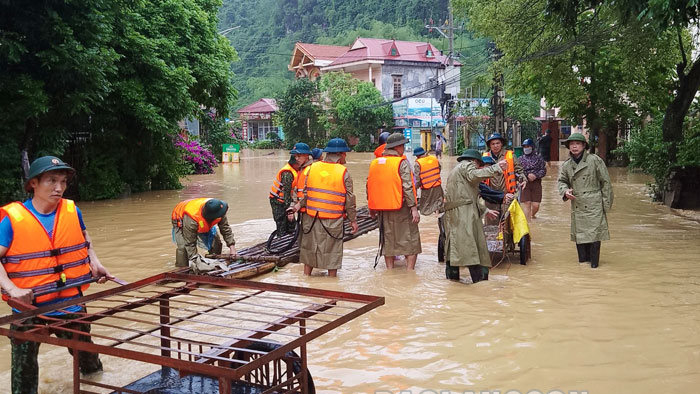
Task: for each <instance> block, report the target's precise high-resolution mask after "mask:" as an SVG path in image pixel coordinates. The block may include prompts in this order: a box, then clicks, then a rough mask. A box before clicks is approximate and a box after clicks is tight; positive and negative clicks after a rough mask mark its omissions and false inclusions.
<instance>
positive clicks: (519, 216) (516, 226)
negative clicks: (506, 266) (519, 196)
mask: <svg viewBox="0 0 700 394" xmlns="http://www.w3.org/2000/svg"><path fill="white" fill-rule="evenodd" d="M508 212H509V213H510V220H509V221H510V230H511V231H512V232H513V242H515V243H516V244H517V243H518V242H520V239H521V238H522V237H524V236H525V235H527V234H530V227H529V226H528V225H527V218H526V217H525V212H523V209H522V208H521V207H520V204H519V203H518V200H513V202H512V203H511V204H510V206H509V207H508Z"/></svg>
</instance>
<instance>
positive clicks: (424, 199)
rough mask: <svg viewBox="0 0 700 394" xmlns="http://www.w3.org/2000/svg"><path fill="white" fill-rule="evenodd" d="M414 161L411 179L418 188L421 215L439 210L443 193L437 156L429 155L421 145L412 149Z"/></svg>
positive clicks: (443, 196)
mask: <svg viewBox="0 0 700 394" xmlns="http://www.w3.org/2000/svg"><path fill="white" fill-rule="evenodd" d="M413 155H414V156H415V157H416V163H415V164H414V165H413V179H415V182H416V189H420V204H419V205H420V207H419V209H418V210H419V211H420V213H421V215H426V216H427V215H431V214H433V213H435V212H438V211H440V209H441V208H442V202H443V199H444V198H445V194H444V193H443V191H442V186H441V185H442V180H441V179H440V170H441V166H440V162H439V161H438V159H437V157H435V156H430V155H428V153H427V152H426V151H425V149H423V148H422V147H418V148H416V149H415V150H414V151H413Z"/></svg>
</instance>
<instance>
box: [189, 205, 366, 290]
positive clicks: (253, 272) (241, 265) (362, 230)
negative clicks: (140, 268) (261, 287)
mask: <svg viewBox="0 0 700 394" xmlns="http://www.w3.org/2000/svg"><path fill="white" fill-rule="evenodd" d="M357 226H358V230H357V233H355V234H352V233H351V232H350V231H351V230H350V222H349V221H348V220H345V223H344V226H343V232H344V235H343V241H345V242H347V241H349V240H351V239H355V238H357V237H359V236H360V235H364V234H367V233H368V232H370V231H372V230H376V229H377V228H379V224H378V222H377V220H376V219H372V218H371V217H370V215H369V209H368V208H367V207H362V208H360V209H358V210H357ZM292 237H294V235H293V234H287V235H285V236H283V237H280V238H275V239H274V240H273V241H272V243H271V245H270V246H271V248H272V249H273V250H275V249H279V248H280V247H282V245H287V244H289V242H291V241H292ZM206 257H208V258H212V259H217V260H221V261H222V262H224V263H226V269H215V270H212V271H209V272H207V273H206V274H207V275H210V276H216V277H220V278H235V279H249V278H252V277H255V276H258V275H262V274H265V273H268V272H270V271H273V270H275V269H276V268H278V267H283V266H285V265H287V264H288V263H297V262H299V242H298V240H297V241H295V243H294V245H293V246H292V247H291V248H290V249H289V250H287V251H285V252H282V253H280V254H271V253H270V252H269V251H268V249H267V242H261V243H259V244H257V245H253V246H250V247H247V248H244V249H241V250H239V251H238V254H236V255H235V256H230V255H207V256H206ZM188 271H190V269H189V268H188V269H186V270H185V272H188Z"/></svg>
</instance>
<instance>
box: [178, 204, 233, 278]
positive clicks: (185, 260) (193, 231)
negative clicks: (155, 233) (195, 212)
mask: <svg viewBox="0 0 700 394" xmlns="http://www.w3.org/2000/svg"><path fill="white" fill-rule="evenodd" d="M216 226H217V227H218V228H219V232H220V233H221V236H223V237H224V241H225V242H226V246H228V247H231V245H235V244H236V240H235V239H234V238H233V231H232V230H231V226H229V224H228V219H227V218H226V216H224V217H222V218H221V221H220V222H219V223H218V224H217V225H216ZM198 229H199V224H197V221H195V220H194V219H192V218H191V217H189V216H188V215H184V216H183V218H182V227H178V226H177V225H176V223H173V240H174V241H175V244H176V245H177V249H176V250H175V266H176V267H187V266H188V265H189V261H190V259H192V258H194V257H197V239H198V238H200V239H201V240H202V243H204V244H205V246H207V247H209V249H208V250H207V252H208V253H213V254H220V253H221V250H222V249H223V245H222V243H221V239H220V238H219V235H218V234H214V235H213V236H212V237H211V241H210V242H211V245H207V243H206V240H208V237H209V236H210V234H209V233H205V234H200V233H198V232H197V230H198Z"/></svg>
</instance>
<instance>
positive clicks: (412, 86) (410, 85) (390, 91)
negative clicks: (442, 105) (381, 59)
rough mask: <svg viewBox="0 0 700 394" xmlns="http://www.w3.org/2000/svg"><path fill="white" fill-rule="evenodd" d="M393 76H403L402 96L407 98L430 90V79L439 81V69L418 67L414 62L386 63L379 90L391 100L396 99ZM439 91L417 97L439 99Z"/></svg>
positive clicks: (382, 71)
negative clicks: (418, 92) (415, 93)
mask: <svg viewBox="0 0 700 394" xmlns="http://www.w3.org/2000/svg"><path fill="white" fill-rule="evenodd" d="M373 71H374V70H373ZM393 75H401V95H402V96H406V95H408V94H411V93H414V92H417V91H420V90H424V89H427V88H429V87H430V86H431V82H430V78H435V79H436V81H437V78H438V68H437V67H435V66H431V67H428V66H426V65H416V63H412V62H392V61H385V63H384V65H383V66H382V70H381V88H379V90H381V92H382V96H384V97H386V98H388V99H389V100H392V99H393V98H394V80H393V78H392V76H393ZM375 78H377V77H375ZM377 82H379V81H377ZM437 91H438V89H435V90H430V91H427V92H423V93H421V94H419V95H417V96H415V97H425V98H428V97H435V98H437Z"/></svg>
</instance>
